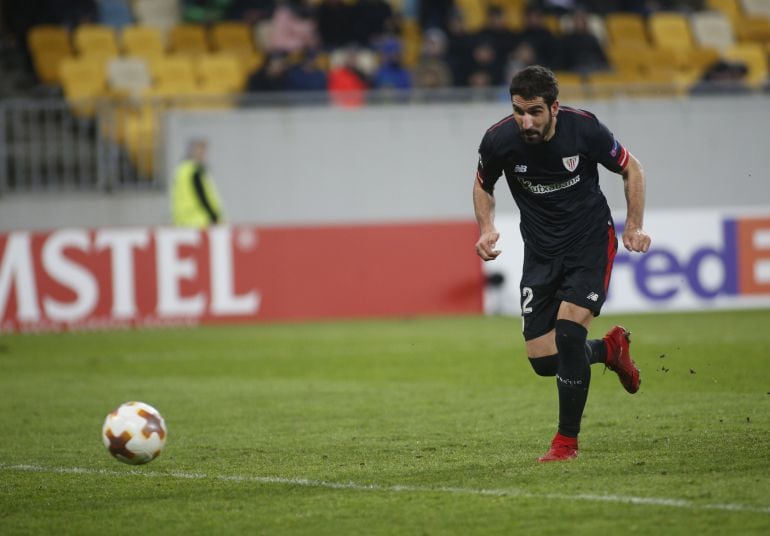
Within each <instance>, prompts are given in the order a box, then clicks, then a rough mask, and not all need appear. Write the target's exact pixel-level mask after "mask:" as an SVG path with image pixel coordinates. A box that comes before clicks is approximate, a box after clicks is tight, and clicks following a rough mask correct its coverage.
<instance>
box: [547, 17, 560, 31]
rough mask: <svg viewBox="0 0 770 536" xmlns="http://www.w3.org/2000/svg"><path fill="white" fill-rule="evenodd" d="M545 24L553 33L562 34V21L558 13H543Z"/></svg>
mask: <svg viewBox="0 0 770 536" xmlns="http://www.w3.org/2000/svg"><path fill="white" fill-rule="evenodd" d="M543 25H544V26H545V27H546V28H547V29H548V31H550V32H551V33H552V34H553V35H561V22H560V21H559V17H557V16H556V15H543Z"/></svg>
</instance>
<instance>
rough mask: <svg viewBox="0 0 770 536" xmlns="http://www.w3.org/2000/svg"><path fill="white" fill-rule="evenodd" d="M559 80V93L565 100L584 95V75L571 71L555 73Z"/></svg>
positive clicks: (575, 98)
mask: <svg viewBox="0 0 770 536" xmlns="http://www.w3.org/2000/svg"><path fill="white" fill-rule="evenodd" d="M554 74H555V75H556V79H557V80H558V81H559V95H561V97H562V98H564V99H565V100H577V99H581V98H583V97H584V92H583V77H582V76H581V75H579V74H576V73H573V72H569V71H557V72H555V73H554Z"/></svg>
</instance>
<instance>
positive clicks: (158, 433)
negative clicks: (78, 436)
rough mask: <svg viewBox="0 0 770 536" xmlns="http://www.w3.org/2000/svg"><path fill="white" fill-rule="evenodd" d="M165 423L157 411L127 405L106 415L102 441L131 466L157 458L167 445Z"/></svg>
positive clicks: (139, 405)
mask: <svg viewBox="0 0 770 536" xmlns="http://www.w3.org/2000/svg"><path fill="white" fill-rule="evenodd" d="M166 435H167V432H166V422H165V421H164V420H163V417H162V416H161V415H160V413H159V412H158V410H157V409H155V408H154V407H152V406H150V405H149V404H145V403H144V402H126V403H125V404H121V405H120V406H118V408H117V409H116V410H115V411H113V412H112V413H110V414H109V415H107V418H106V419H104V426H102V441H103V442H104V446H105V447H107V450H108V451H109V452H110V454H112V456H113V457H114V458H115V459H117V460H119V461H121V462H123V463H128V464H131V465H141V464H143V463H147V462H151V461H152V460H154V459H155V458H157V457H158V455H159V454H160V451H161V450H163V445H165V444H166Z"/></svg>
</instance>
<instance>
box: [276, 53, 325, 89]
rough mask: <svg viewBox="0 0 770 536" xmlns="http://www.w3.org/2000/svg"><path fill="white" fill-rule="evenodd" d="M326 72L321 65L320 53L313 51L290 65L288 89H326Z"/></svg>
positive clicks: (287, 76)
mask: <svg viewBox="0 0 770 536" xmlns="http://www.w3.org/2000/svg"><path fill="white" fill-rule="evenodd" d="M327 84H328V81H327V79H326V72H324V70H323V69H321V67H320V66H319V57H318V54H317V53H315V52H313V51H311V52H306V53H305V54H303V55H302V59H301V60H300V61H299V62H297V63H296V64H294V65H292V66H291V67H289V70H288V71H287V73H286V89H288V90H290V91H326V86H327Z"/></svg>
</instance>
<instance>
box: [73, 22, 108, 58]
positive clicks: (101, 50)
mask: <svg viewBox="0 0 770 536" xmlns="http://www.w3.org/2000/svg"><path fill="white" fill-rule="evenodd" d="M73 39H74V42H75V50H77V52H78V54H80V55H86V56H88V55H99V56H117V55H118V54H119V52H118V40H117V37H116V36H115V30H114V29H113V28H112V27H111V26H106V25H103V24H81V25H80V26H78V27H77V28H75V31H74V34H73Z"/></svg>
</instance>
